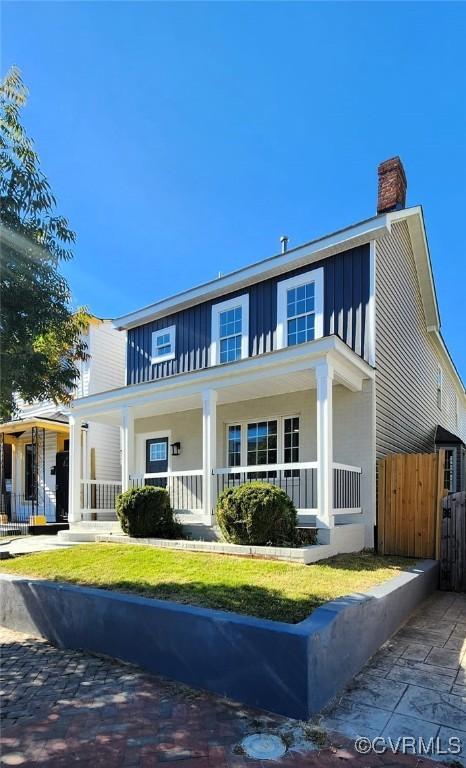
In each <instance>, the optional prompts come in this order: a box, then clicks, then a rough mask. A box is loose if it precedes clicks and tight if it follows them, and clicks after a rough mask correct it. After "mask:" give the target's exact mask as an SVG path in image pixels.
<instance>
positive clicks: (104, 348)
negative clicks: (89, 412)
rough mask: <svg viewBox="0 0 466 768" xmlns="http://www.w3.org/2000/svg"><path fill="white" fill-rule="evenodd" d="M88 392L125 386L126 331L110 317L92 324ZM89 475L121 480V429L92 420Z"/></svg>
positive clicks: (89, 442) (91, 393) (87, 376)
mask: <svg viewBox="0 0 466 768" xmlns="http://www.w3.org/2000/svg"><path fill="white" fill-rule="evenodd" d="M87 343H88V352H89V355H90V360H89V361H88V363H87V372H86V375H85V382H86V385H87V390H86V391H85V392H83V396H84V395H93V394H96V393H97V392H105V391H106V390H109V389H115V388H117V387H121V386H122V385H123V384H124V383H125V354H126V334H125V333H122V332H121V331H116V330H115V329H114V328H113V326H112V323H111V321H110V320H104V321H102V322H99V323H92V324H91V325H90V326H89V331H88V337H87ZM87 449H88V450H87V476H88V477H91V473H92V474H93V475H94V479H97V480H117V481H119V480H121V460H120V430H119V428H118V427H111V426H108V425H106V424H97V423H96V422H89V426H88V430H87Z"/></svg>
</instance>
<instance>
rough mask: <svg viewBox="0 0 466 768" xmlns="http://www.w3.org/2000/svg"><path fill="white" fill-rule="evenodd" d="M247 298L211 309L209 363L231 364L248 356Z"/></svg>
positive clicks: (217, 305) (223, 303)
mask: <svg viewBox="0 0 466 768" xmlns="http://www.w3.org/2000/svg"><path fill="white" fill-rule="evenodd" d="M248 333H249V296H248V295H247V294H245V295H243V296H238V297H237V298H236V299H228V301H223V302H221V304H214V305H213V307H212V346H211V363H212V365H218V364H219V363H232V362H234V361H235V360H241V359H242V358H244V357H247V356H248V347H249V338H248Z"/></svg>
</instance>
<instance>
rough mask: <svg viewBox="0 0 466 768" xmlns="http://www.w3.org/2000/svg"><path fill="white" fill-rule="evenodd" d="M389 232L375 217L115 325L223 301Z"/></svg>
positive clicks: (384, 219)
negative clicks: (255, 284) (244, 290)
mask: <svg viewBox="0 0 466 768" xmlns="http://www.w3.org/2000/svg"><path fill="white" fill-rule="evenodd" d="M388 232H389V225H388V218H387V215H386V214H382V215H380V216H375V217H373V218H371V219H367V220H366V221H363V222H359V223H358V224H354V225H352V226H351V227H347V228H346V229H343V230H340V231H338V232H334V233H333V234H330V235H326V236H325V237H322V238H319V239H318V240H313V241H311V242H309V243H305V244H304V245H301V246H298V247H296V248H292V249H290V250H289V251H287V252H286V253H283V254H282V253H280V254H277V255H275V256H271V257H269V258H267V259H263V260H261V261H258V262H256V263H254V264H251V265H250V266H248V267H244V268H242V269H239V270H236V271H235V272H230V273H229V274H227V275H224V276H222V277H220V278H216V279H215V280H211V281H209V282H207V283H203V284H202V285H199V286H196V287H195V288H191V289H189V290H187V291H183V292H181V293H178V294H175V295H173V296H170V297H168V298H166V299H163V300H161V301H158V302H156V303H154V304H150V305H149V306H147V307H143V308H142V309H139V310H137V311H136V312H131V313H129V314H127V315H122V316H121V317H118V318H116V319H115V320H114V321H113V325H114V327H115V328H116V329H117V330H128V329H130V328H134V327H136V326H138V325H143V324H144V323H148V322H150V321H152V320H156V319H158V318H159V317H164V316H166V315H169V314H173V313H174V312H179V311H180V310H182V309H186V308H188V307H190V306H192V305H193V304H198V303H199V302H201V301H208V300H209V299H212V298H217V297H218V298H220V297H221V296H223V295H224V294H226V293H230V292H232V291H235V290H239V289H241V288H243V287H246V286H248V285H251V284H253V283H255V282H258V281H259V280H265V279H267V278H269V277H273V276H274V275H277V274H281V273H283V272H286V271H288V270H290V269H295V268H297V267H299V266H302V265H305V264H312V263H313V262H314V261H318V260H320V259H324V258H327V257H329V256H332V255H333V254H334V253H339V252H341V251H345V250H349V249H350V248H354V247H356V246H358V245H363V244H365V243H369V242H370V241H371V240H376V239H378V238H380V237H382V236H383V235H385V234H388Z"/></svg>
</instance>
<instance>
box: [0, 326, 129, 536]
mask: <svg viewBox="0 0 466 768" xmlns="http://www.w3.org/2000/svg"><path fill="white" fill-rule="evenodd" d="M84 340H85V342H86V344H87V352H88V354H89V359H88V360H87V361H85V362H82V363H80V368H81V370H80V379H79V382H78V385H77V388H76V392H75V397H76V398H78V397H88V396H93V395H94V394H95V393H97V392H103V391H105V390H108V389H112V388H115V387H118V386H121V385H122V384H123V382H124V377H125V340H124V338H123V336H122V334H121V333H119V332H118V331H116V330H115V329H114V328H113V325H112V322H111V321H110V320H101V319H99V318H97V317H92V318H91V320H90V323H89V326H88V328H87V330H86V332H85V334H84ZM17 405H18V408H19V411H18V413H17V414H15V417H14V419H13V420H12V421H10V422H8V423H4V424H0V441H1V442H0V446H1V452H0V458H1V497H0V499H1V510H0V512H1V514H2V518H1V526H3V528H4V529H7V530H8V531H9V532H13V531H14V530H15V529H16V528H17V529H18V530H23V529H27V528H28V527H29V524H30V523H36V524H37V523H39V524H40V523H41V522H44V521H43V518H44V517H45V519H46V521H47V523H48V524H49V526H48V528H47V530H48V529H49V528H50V524H51V523H66V521H67V519H68V499H69V431H70V430H69V423H68V419H69V412H70V411H69V408H67V407H65V406H59V405H55V404H54V403H52V402H50V401H48V402H35V403H31V404H27V403H25V402H23V401H22V400H21V399H20V398H17ZM81 450H82V454H81V466H82V472H83V477H84V478H86V479H87V480H88V481H89V491H88V499H87V500H86V503H87V504H88V507H89V511H88V512H87V513H86V517H88V518H89V519H92V518H93V517H95V516H96V514H97V512H96V511H93V510H92V507H94V508H97V509H98V514H99V515H103V516H105V514H106V511H107V515H110V516H111V517H113V511H112V512H108V507H110V508H111V509H113V508H114V499H115V493H116V491H117V490H118V491H119V490H120V487H119V486H118V488H113V487H112V485H111V484H108V485H106V487H105V491H103V490H102V487H101V485H100V483H102V482H104V483H105V482H106V481H108V480H111V479H112V478H114V477H119V476H120V472H121V470H120V434H119V429H118V428H117V427H114V426H110V425H106V424H101V423H99V422H92V421H91V420H89V422H88V423H87V424H86V425H83V429H82V448H81ZM97 480H98V481H99V485H98V484H97ZM106 508H107V510H106ZM30 518H34V520H31V519H30ZM14 524H16V525H14Z"/></svg>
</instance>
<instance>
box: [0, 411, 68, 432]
mask: <svg viewBox="0 0 466 768" xmlns="http://www.w3.org/2000/svg"><path fill="white" fill-rule="evenodd" d="M64 418H66V417H64ZM33 427H38V428H39V429H46V430H49V431H51V432H64V433H66V434H68V433H69V431H70V427H69V424H68V419H67V418H66V421H64V420H63V419H58V418H57V419H53V418H51V417H47V416H41V417H40V418H34V417H32V416H29V417H27V416H26V417H25V418H24V419H13V420H12V421H7V422H5V423H4V424H0V435H1V434H3V435H12V436H14V435H15V434H16V433H17V432H25V431H26V430H27V429H32V428H33Z"/></svg>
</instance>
